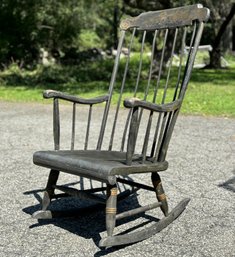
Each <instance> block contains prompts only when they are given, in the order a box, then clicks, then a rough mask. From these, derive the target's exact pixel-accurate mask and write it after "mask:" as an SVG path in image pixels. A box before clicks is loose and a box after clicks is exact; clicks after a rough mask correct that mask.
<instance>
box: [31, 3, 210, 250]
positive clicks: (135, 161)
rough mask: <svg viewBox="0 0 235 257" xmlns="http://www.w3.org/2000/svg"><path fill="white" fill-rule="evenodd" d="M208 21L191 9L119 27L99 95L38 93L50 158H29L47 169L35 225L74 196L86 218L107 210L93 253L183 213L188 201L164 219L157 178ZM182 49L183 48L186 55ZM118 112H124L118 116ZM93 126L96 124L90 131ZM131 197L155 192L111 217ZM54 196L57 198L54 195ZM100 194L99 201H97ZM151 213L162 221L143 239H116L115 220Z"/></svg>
mask: <svg viewBox="0 0 235 257" xmlns="http://www.w3.org/2000/svg"><path fill="white" fill-rule="evenodd" d="M208 18H209V10H208V9H207V8H203V6H202V5H200V4H198V5H191V6H186V7H181V8H175V9H168V10H163V11H154V12H146V13H142V14H141V15H139V16H138V17H134V18H128V19H125V20H123V21H122V22H121V24H120V29H121V32H120V40H119V45H118V49H117V55H116V58H115V63H114V68H113V72H112V75H111V80H110V84H109V89H108V92H107V94H106V95H104V96H99V97H96V98H92V99H84V98H80V97H77V96H71V95H68V94H65V93H62V92H57V91H52V90H48V91H45V92H44V95H43V96H44V98H52V99H53V103H54V104H53V108H54V112H53V116H54V117H53V131H54V143H55V150H52V151H39V152H36V153H34V156H33V161H34V163H35V164H36V165H39V166H43V167H47V168H49V169H50V175H49V178H48V182H47V186H46V189H45V193H44V197H43V201H42V210H40V211H37V212H35V213H34V214H33V217H34V218H36V219H48V218H53V217H55V216H56V213H53V212H52V211H50V210H49V209H48V206H49V204H50V202H51V200H52V199H58V198H61V197H68V196H73V197H74V196H76V197H79V198H81V199H85V200H87V201H93V202H96V205H95V206H94V208H93V210H94V209H95V208H97V207H98V206H104V207H106V208H105V210H106V211H105V212H106V229H107V237H106V238H103V239H101V241H100V243H99V245H100V247H107V246H114V245H122V244H129V243H134V242H138V241H141V240H144V239H146V238H148V237H150V236H152V235H153V234H155V233H157V232H159V231H161V230H162V229H164V228H165V227H166V226H168V225H169V224H170V223H171V222H173V220H175V219H176V218H177V217H178V216H179V215H180V214H181V213H182V212H183V211H184V209H185V207H186V205H187V204H188V202H189V199H184V200H182V201H181V202H180V203H179V204H178V205H177V206H176V207H175V208H174V209H173V210H172V211H171V212H169V211H168V205H167V199H166V195H165V193H164V190H163V186H162V182H161V179H160V176H159V172H162V171H165V170H167V168H168V162H167V161H166V154H167V149H168V145H169V142H170V139H171V135H172V132H173V129H174V125H175V123H176V119H177V116H178V114H179V111H180V108H181V105H182V102H183V99H184V96H185V92H186V89H187V85H188V82H189V79H190V75H191V72H192V69H193V64H194V60H195V56H196V53H197V49H198V46H199V42H200V38H201V35H202V31H203V27H204V23H205V22H206V21H207V20H208ZM136 41H138V42H141V46H140V47H136V45H137V44H136ZM185 45H187V46H188V50H187V51H185ZM123 48H124V49H125V51H123ZM137 48H139V53H138V54H137V53H136V52H137ZM126 49H128V51H127V50H126ZM124 52H125V55H124V54H123V53H124ZM176 53H177V54H178V55H177V58H175V54H176ZM133 57H134V58H135V60H136V59H138V60H139V61H138V65H136V61H135V62H133V61H132V58H133ZM147 65H148V68H146V66H147ZM146 70H147V72H146ZM175 74H176V76H175ZM172 75H174V76H172ZM172 78H173V79H172ZM114 92H115V93H117V92H119V97H118V99H116V100H115V102H117V104H116V107H115V108H114V107H113V106H114V104H113V99H112V96H113V93H114ZM127 97H129V98H128V99H126V98H127ZM61 99H62V100H65V101H69V102H71V103H72V136H71V137H72V140H71V149H70V150H62V149H60V148H61V147H60V114H59V101H60V100H61ZM122 104H123V105H124V107H123V108H120V107H121V105H122ZM80 105H83V106H84V105H86V106H87V108H88V117H87V125H86V130H85V132H84V136H83V135H81V134H82V131H79V133H75V130H76V116H77V115H76V110H77V107H79V106H80ZM97 106H99V107H97ZM110 106H111V108H110ZM83 108H84V107H83ZM97 108H99V113H100V110H101V108H103V114H102V117H100V118H101V121H100V123H97V119H98V118H99V117H97V115H95V109H96V110H97ZM93 113H94V114H93ZM98 116H100V115H98ZM94 118H95V119H96V122H95V123H94V124H93V123H92V122H93V119H94ZM78 122H81V121H80V120H79V121H78ZM97 124H98V125H97ZM107 125H108V126H107ZM110 128H111V129H110ZM91 135H92V137H93V140H92V142H94V137H96V136H97V138H96V144H95V145H92V142H90V141H91V140H90V137H91ZM78 136H79V137H80V138H81V137H83V138H84V141H83V142H84V148H82V149H75V145H76V140H77V137H78ZM79 145H80V148H81V144H80V143H79ZM60 172H65V173H70V174H73V175H75V176H79V177H84V178H88V179H91V180H92V181H101V182H102V186H101V187H98V188H90V189H84V190H82V189H81V190H78V189H75V188H71V187H67V186H64V185H60V186H59V185H57V180H58V177H59V173H60ZM140 173H141V174H142V176H143V173H145V174H146V175H148V174H147V173H150V175H151V176H150V179H151V180H150V181H152V182H151V183H152V186H150V185H147V184H142V183H137V182H136V178H138V176H139V175H138V174H140ZM132 174H135V175H132ZM127 177H128V178H130V177H131V178H132V180H130V179H127ZM133 179H135V181H134V180H133ZM120 183H121V184H122V185H128V186H130V187H132V188H133V189H134V190H130V189H127V190H126V191H123V192H121V193H118V191H119V190H118V188H119V184H120ZM137 189H142V190H141V191H140V192H146V191H152V192H154V193H155V194H156V198H157V201H156V202H155V203H152V204H148V205H146V206H142V207H138V208H134V209H132V210H129V211H125V212H122V213H117V202H118V201H119V200H121V199H123V198H125V197H126V196H129V195H131V194H132V193H133V192H135V191H136V190H137ZM55 190H60V191H62V192H63V193H60V194H56V193H55ZM143 190H145V191H143ZM104 191H105V192H106V197H102V195H101V194H100V192H104ZM157 207H160V209H161V211H162V212H163V214H164V216H165V217H164V218H162V219H161V220H160V221H159V222H155V224H154V225H152V226H151V227H150V228H147V229H146V228H144V229H143V230H142V231H137V232H132V233H127V234H119V235H115V233H114V232H115V231H114V228H115V224H116V221H117V220H120V219H122V218H126V217H129V216H132V215H136V214H139V213H142V212H146V211H148V210H151V209H154V208H157Z"/></svg>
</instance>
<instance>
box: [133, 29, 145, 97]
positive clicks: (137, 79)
mask: <svg viewBox="0 0 235 257" xmlns="http://www.w3.org/2000/svg"><path fill="white" fill-rule="evenodd" d="M145 38H146V31H144V33H143V36H142V42H141V50H140V59H139V68H138V75H137V78H136V84H135V91H134V97H135V96H136V93H137V90H138V87H139V82H140V74H141V70H142V63H143V52H144V43H145Z"/></svg>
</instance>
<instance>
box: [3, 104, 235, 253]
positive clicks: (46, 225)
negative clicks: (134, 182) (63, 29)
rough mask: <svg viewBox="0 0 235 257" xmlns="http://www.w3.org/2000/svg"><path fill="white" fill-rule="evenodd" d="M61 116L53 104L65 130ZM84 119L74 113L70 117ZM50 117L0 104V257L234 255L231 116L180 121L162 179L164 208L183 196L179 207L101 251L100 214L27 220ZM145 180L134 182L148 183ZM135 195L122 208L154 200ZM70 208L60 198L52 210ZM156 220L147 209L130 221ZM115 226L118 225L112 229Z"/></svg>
mask: <svg viewBox="0 0 235 257" xmlns="http://www.w3.org/2000/svg"><path fill="white" fill-rule="evenodd" d="M69 111H70V107H69V106H67V105H63V106H62V107H61V115H62V117H64V119H65V121H68V124H69V125H63V124H62V126H64V127H63V128H64V130H65V131H68V130H69V129H70V127H71V123H70V122H69V118H71V114H70V113H68V112H69ZM86 114H87V112H86V111H85V109H83V108H82V109H81V112H80V113H79V114H78V115H80V117H81V116H85V115H86ZM98 116H100V115H99V112H98V115H97V117H98ZM51 118H52V110H51V105H42V104H16V103H4V102H0V142H1V144H0V156H1V162H0V190H1V191H0V203H1V212H0V232H1V240H0V256H4V257H6V256H7V257H8V256H105V255H107V256H166V257H170V256H177V257H178V256H186V257H189V256H195V257H199V256H200V257H201V256H218V257H221V256H223V257H231V256H235V225H234V221H235V158H234V157H235V119H228V118H215V117H201V116H180V117H179V119H178V121H177V124H176V128H175V131H174V135H173V138H172V141H171V145H170V148H169V152H168V158H167V160H168V161H169V165H170V167H169V169H168V171H167V172H165V173H162V180H163V185H164V188H165V191H166V193H167V196H168V199H169V205H170V208H173V207H174V206H175V205H176V204H177V203H178V202H179V201H180V200H181V199H183V198H185V197H190V198H191V201H190V203H189V205H188V207H187V209H186V210H185V212H183V214H182V215H181V216H180V217H179V218H178V219H177V220H175V221H174V222H173V223H172V224H171V225H169V226H168V227H167V228H166V229H164V230H163V231H161V232H160V233H158V234H156V235H154V236H153V237H151V238H149V239H147V240H145V241H143V242H139V243H136V244H133V245H129V246H126V247H119V248H110V249H107V250H103V251H101V250H100V249H99V248H98V246H97V245H98V242H99V239H100V237H102V236H104V235H105V226H104V214H103V212H99V213H94V214H90V215H89V216H87V217H84V216H83V217H82V216H81V217H79V216H78V217H76V218H62V219H55V220H48V221H40V222H38V221H37V220H34V219H32V218H31V214H32V213H33V212H34V211H36V210H39V208H40V205H39V201H40V198H41V196H42V189H43V187H44V186H45V184H46V180H47V175H48V171H47V169H44V168H41V167H37V166H35V165H33V163H32V155H33V153H34V152H35V151H37V150H42V149H52V148H53V140H52V126H51V125H52V119H51ZM83 125H84V124H80V127H79V131H80V130H82V128H83V127H84V126H83ZM97 126H98V125H97ZM68 137H69V136H68ZM92 138H93V136H91V139H92ZM67 139H68V138H67V137H66V136H65V139H64V142H66V141H67ZM147 177H148V176H144V175H140V176H138V178H137V179H139V180H141V181H144V182H146V183H149V178H147ZM60 182H61V183H70V184H78V186H79V185H81V181H79V179H78V178H77V177H76V178H74V177H73V176H70V175H65V174H62V176H61V177H60ZM79 183H80V184H79ZM88 183H89V181H85V182H84V185H85V186H88ZM141 193H143V192H141V191H140V192H139V193H138V195H135V196H133V197H132V199H131V200H128V201H126V202H123V204H122V208H123V209H124V208H125V207H126V206H127V205H129V204H132V205H136V206H138V205H139V204H143V203H147V202H151V200H154V199H155V198H154V195H153V196H152V194H150V195H148V194H141ZM67 200H68V199H67ZM78 204H79V201H75V200H74V199H72V200H69V201H65V199H64V200H59V201H58V202H57V203H53V204H52V207H53V208H55V209H56V208H57V207H60V208H62V209H66V208H67V207H68V206H70V205H72V206H73V207H74V206H77V205H78ZM82 204H83V203H82ZM57 209H58V208H57ZM160 216H161V214H160V212H159V211H158V210H157V211H156V210H155V211H152V212H148V213H146V215H143V216H140V217H139V218H138V219H133V220H131V224H133V225H136V224H139V222H147V221H148V220H150V221H151V220H154V217H160ZM150 225H151V224H150ZM122 228H123V229H125V228H126V225H124V224H120V226H119V227H118V230H119V229H122Z"/></svg>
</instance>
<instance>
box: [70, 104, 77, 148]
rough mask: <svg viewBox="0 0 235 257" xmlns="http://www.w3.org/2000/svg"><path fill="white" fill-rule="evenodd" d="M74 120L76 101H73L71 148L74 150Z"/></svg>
mask: <svg viewBox="0 0 235 257" xmlns="http://www.w3.org/2000/svg"><path fill="white" fill-rule="evenodd" d="M75 122H76V103H73V113H72V135H71V150H74V142H75Z"/></svg>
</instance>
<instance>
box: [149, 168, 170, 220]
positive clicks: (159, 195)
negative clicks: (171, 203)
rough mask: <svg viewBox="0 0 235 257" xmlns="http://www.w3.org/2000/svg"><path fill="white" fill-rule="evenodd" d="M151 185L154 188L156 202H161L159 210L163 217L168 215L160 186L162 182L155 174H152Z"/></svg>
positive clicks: (164, 197) (163, 193)
mask: <svg viewBox="0 0 235 257" xmlns="http://www.w3.org/2000/svg"><path fill="white" fill-rule="evenodd" d="M151 178H152V183H153V186H154V188H155V192H156V196H157V200H158V201H159V202H161V210H162V212H163V214H164V215H165V216H167V215H168V204H167V199H166V195H165V192H164V189H163V186H162V181H161V178H160V176H159V175H158V173H157V172H153V173H152V177H151Z"/></svg>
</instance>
